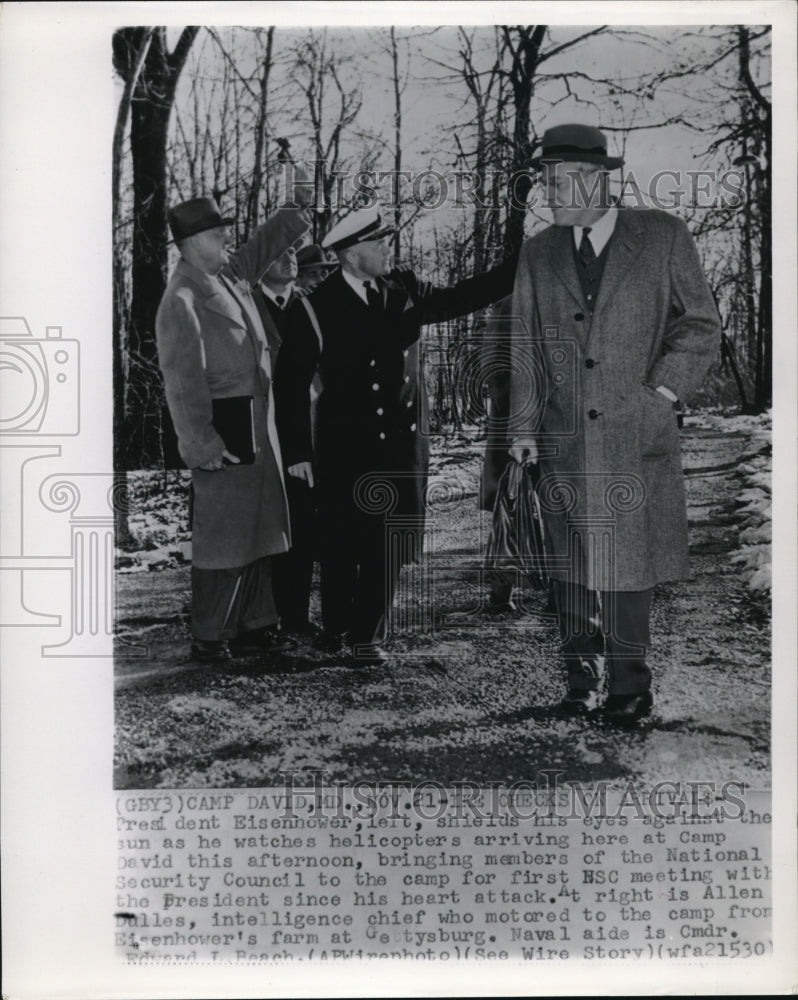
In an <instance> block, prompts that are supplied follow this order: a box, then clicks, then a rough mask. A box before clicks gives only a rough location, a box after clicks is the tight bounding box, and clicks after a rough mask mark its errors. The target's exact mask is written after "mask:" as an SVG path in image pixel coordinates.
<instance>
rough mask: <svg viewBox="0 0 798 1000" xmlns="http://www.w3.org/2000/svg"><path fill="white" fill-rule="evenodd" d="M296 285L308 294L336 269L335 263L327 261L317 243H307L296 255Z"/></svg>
mask: <svg viewBox="0 0 798 1000" xmlns="http://www.w3.org/2000/svg"><path fill="white" fill-rule="evenodd" d="M296 262H297V268H298V273H297V279H296V280H297V285H298V286H299V288H300V290H301V291H303V292H307V293H308V294H310V292H312V291H313V289H314V288H315V287H316V285H319V284H321V282H322V281H324V279H325V278H326V277H327V275H328V274H329V273H330V272H331V271H334V270H335V269H336V267H338V264H337V262H336V261H330V260H327V258H326V257H325V255H324V251H323V250H322V248H321V247H320V246H319V245H318V243H309V244H308V245H307V246H305V247H302V249H301V250H299V251H298V252H297V255H296Z"/></svg>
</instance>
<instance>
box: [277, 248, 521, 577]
mask: <svg viewBox="0 0 798 1000" xmlns="http://www.w3.org/2000/svg"><path fill="white" fill-rule="evenodd" d="M515 264H516V258H515V257H512V258H509V259H508V260H507V261H505V262H504V263H502V264H500V265H499V266H498V267H496V268H493V270H491V271H488V272H486V273H484V274H480V275H477V276H475V277H473V278H469V279H467V280H465V281H461V282H458V283H457V284H456V285H454V286H452V287H450V288H436V287H433V286H431V285H430V284H429V283H428V282H423V281H420V280H419V279H418V278H417V277H416V276H415V275H414V274H413V273H412V272H411V271H403V272H392V273H391V274H390V275H389V276H388V279H387V280H386V281H385V282H384V285H383V300H384V301H383V305H384V308H383V309H382V311H381V312H380V313H378V314H377V315H376V316H375V314H374V312H373V311H372V310H371V309H370V307H369V306H368V305H367V304H366V303H365V302H364V301H363V300H362V299H361V298H360V297H359V296H358V295H357V293H356V292H355V291H354V290H353V289H352V288H351V287H350V285H349V284H347V282H346V280H345V279H344V277H343V275H342V273H341V272H340V271H337V272H335V273H334V274H332V275H330V276H329V277H328V278H326V279H325V280H324V281H323V282H322V283H321V284H320V285H319V286H318V287H317V288H316V289H314V291H313V292H312V293H311V294H310V295H309V296H308V300H307V301H308V302H309V303H310V305H311V307H312V309H313V310H314V313H315V315H316V317H317V320H318V323H319V327H320V331H321V334H322V339H323V344H322V346H321V348H320V345H319V341H318V338H317V335H316V333H315V331H314V329H313V327H312V324H311V322H310V320H309V318H308V313H307V311H306V309H305V307H304V305H303V304H302V303H301V302H298V303H296V304H295V305H294V306H293V307H292V310H291V312H290V314H289V318H288V319H289V322H288V327H287V330H286V332H285V336H284V340H283V345H282V348H281V350H280V355H279V359H278V362H277V369H276V394H277V416H278V427H279V431H280V441H281V444H282V448H283V455H284V460H285V463H286V465H293V464H296V463H298V462H305V461H311V460H313V459H314V451H313V447H312V440H311V425H310V409H309V406H308V402H307V401H308V389H309V386H310V383H311V380H312V378H313V374H314V372H315V371H316V369H317V366H318V368H319V371H320V374H321V382H322V384H323V391H322V393H321V396H320V397H319V399H318V408H317V447H316V450H315V465H316V472H317V480H318V489H319V503H320V507H321V510H322V515H323V519H324V523H325V524H326V525H328V526H330V530H337V531H341V532H350V531H354V530H357V526H356V525H357V518H358V517H359V512H361V511H363V512H365V511H369V510H370V511H371V512H372V513H374V514H378V513H379V514H382V515H383V516H390V517H391V518H400V519H403V520H404V521H405V524H406V526H407V532H408V535H409V537H411V538H413V541H412V543H410V544H409V545H408V549H407V552H406V553H404V554H403V555H402V556H400V559H401V561H412V560H413V559H415V558H417V556H418V552H419V546H420V543H421V540H422V534H423V526H424V513H425V491H426V484H427V472H428V466H429V416H428V414H429V404H428V400H427V392H426V388H425V385H424V379H423V373H422V371H421V362H420V351H419V335H420V330H421V327H422V326H423V325H424V324H426V323H432V322H437V321H442V320H444V319H448V318H451V317H454V316H462V315H466V314H468V313H470V312H474V311H475V310H476V309H481V308H483V307H484V306H486V305H489V304H490V303H491V302H495V301H496V300H497V299H500V298H502V297H503V296H506V295H509V294H510V292H511V290H512V285H513V278H514V274H515ZM363 477H366V478H365V479H364V478H363ZM358 483H360V485H359V486H358ZM380 484H383V485H382V486H380Z"/></svg>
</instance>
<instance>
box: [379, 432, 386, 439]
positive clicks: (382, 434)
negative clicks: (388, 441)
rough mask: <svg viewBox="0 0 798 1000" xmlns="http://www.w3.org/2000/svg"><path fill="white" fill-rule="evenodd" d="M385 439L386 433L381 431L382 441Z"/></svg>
mask: <svg viewBox="0 0 798 1000" xmlns="http://www.w3.org/2000/svg"><path fill="white" fill-rule="evenodd" d="M384 440H385V434H384V432H383V431H380V441H384Z"/></svg>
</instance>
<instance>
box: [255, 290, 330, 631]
mask: <svg viewBox="0 0 798 1000" xmlns="http://www.w3.org/2000/svg"><path fill="white" fill-rule="evenodd" d="M302 294H304V293H303V292H301V291H299V290H298V289H296V288H293V289H292V290H291V292H290V294H289V295H288V296H287V297H286V299H285V303H284V304H283V306H282V308H280V306H278V305H277V303H276V302H274V301H273V300H272V299H270V298H269V297H268V296H267V295H266V294H265V293H264V292H263V290H262V289H261V287H260V285H256V286H255V287H254V288H253V290H252V295H253V298H254V300H255V305H256V307H257V309H258V313H259V314H260V318H261V322H262V323H263V329H264V330H265V332H266V339H267V341H268V344H269V354H270V355H271V361H272V367H273V368H274V367H275V366H276V364H277V357H278V355H279V353H280V349H281V347H282V343H283V338H284V336H285V334H286V325H287V324H286V320H287V316H288V313H289V310H290V309H291V307H292V306H293V304H294V302H295V301H296V300H297V298H298V297H299V296H300V295H302ZM285 492H286V496H287V497H288V510H289V515H290V524H291V548H290V549H289V550H288V552H285V553H283V554H282V555H280V556H277V557H275V559H274V560H273V561H272V587H273V590H274V600H275V604H276V606H277V613H278V615H279V616H280V621H281V624H282V626H283V628H284V629H286V630H287V631H294V630H303V629H304V628H306V627H307V623H308V612H309V607H310V591H311V586H312V583H313V563H314V561H315V559H316V549H317V537H316V536H317V532H318V527H317V524H316V521H317V517H316V502H315V497H314V494H313V491H312V490H311V489H310V487H309V486H308V484H307V483H306V482H304V481H302V480H300V479H296V478H295V477H294V476H289V475H288V474H287V473H286V474H285Z"/></svg>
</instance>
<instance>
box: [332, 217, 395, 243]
mask: <svg viewBox="0 0 798 1000" xmlns="http://www.w3.org/2000/svg"><path fill="white" fill-rule="evenodd" d="M393 232H396V229H395V228H394V227H393V226H389V225H383V222H382V219H381V218H380V210H379V208H377V207H374V208H359V209H357V210H356V211H354V212H350V213H349V215H347V216H346V217H345V218H343V219H341V220H340V222H336V224H335V225H334V226H333V227H332V229H331V230H330V231H329V233H327V235H326V236H325V237H324V239H323V240H322V243H321V245H322V246H323V247H324V249H325V250H346V248H347V247H353V246H354V245H355V244H356V243H366V242H368V241H369V240H379V239H382V237H383V236H389V235H390V234H391V233H393Z"/></svg>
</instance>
